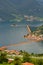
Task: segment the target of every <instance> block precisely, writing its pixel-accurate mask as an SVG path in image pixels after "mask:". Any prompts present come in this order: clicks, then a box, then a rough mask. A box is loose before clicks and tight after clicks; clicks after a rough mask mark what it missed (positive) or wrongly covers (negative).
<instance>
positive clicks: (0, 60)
mask: <svg viewBox="0 0 43 65" xmlns="http://www.w3.org/2000/svg"><path fill="white" fill-rule="evenodd" d="M7 55H8V54H7V53H5V52H0V65H22V63H25V62H29V63H33V64H34V65H43V59H42V58H40V57H43V54H34V53H32V54H29V53H28V52H25V51H22V50H21V51H20V55H22V56H23V57H22V58H20V57H19V55H15V56H14V58H13V59H14V60H13V62H11V63H8V59H7V58H8V57H7ZM32 57H33V58H32ZM37 57H39V58H37ZM11 59H12V57H11Z"/></svg>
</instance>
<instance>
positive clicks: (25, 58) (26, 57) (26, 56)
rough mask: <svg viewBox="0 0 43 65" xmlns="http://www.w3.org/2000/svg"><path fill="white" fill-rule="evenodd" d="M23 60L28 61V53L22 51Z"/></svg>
mask: <svg viewBox="0 0 43 65" xmlns="http://www.w3.org/2000/svg"><path fill="white" fill-rule="evenodd" d="M23 62H30V55H29V54H28V53H27V52H25V51H24V54H23Z"/></svg>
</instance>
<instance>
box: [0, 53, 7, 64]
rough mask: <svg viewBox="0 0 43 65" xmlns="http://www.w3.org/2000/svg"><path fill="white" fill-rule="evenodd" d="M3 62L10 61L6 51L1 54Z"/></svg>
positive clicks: (0, 57) (0, 58)
mask: <svg viewBox="0 0 43 65" xmlns="http://www.w3.org/2000/svg"><path fill="white" fill-rule="evenodd" d="M3 62H8V59H7V54H6V53H5V52H4V53H1V54H0V63H3Z"/></svg>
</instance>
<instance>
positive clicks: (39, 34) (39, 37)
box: [24, 25, 43, 41]
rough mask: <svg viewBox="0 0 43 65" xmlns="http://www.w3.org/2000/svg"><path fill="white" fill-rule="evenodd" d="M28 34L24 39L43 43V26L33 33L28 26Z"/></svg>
mask: <svg viewBox="0 0 43 65" xmlns="http://www.w3.org/2000/svg"><path fill="white" fill-rule="evenodd" d="M27 29H28V33H29V34H27V35H24V38H27V39H29V40H34V41H43V25H42V26H39V27H37V29H36V31H33V32H32V31H31V29H30V27H29V26H28V25H27Z"/></svg>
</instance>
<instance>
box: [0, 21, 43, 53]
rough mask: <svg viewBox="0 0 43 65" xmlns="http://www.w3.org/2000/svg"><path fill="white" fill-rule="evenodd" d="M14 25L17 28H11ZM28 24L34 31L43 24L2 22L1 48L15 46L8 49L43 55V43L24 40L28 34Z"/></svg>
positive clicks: (0, 33)
mask: <svg viewBox="0 0 43 65" xmlns="http://www.w3.org/2000/svg"><path fill="white" fill-rule="evenodd" d="M12 24H16V25H17V26H11V25H12ZM27 24H28V25H29V26H30V27H31V29H32V30H34V29H35V28H36V27H37V26H40V25H42V24H43V22H39V21H38V22H36V21H35V22H26V21H22V22H19V23H18V22H9V21H7V22H0V47H1V46H8V45H12V44H14V45H12V46H10V47H8V49H15V50H25V51H27V52H29V53H43V42H42V41H40V42H35V41H31V40H28V39H25V38H24V35H26V34H27V33H28V30H27V26H26V25H27ZM23 43H24V44H23ZM15 44H16V45H15Z"/></svg>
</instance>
